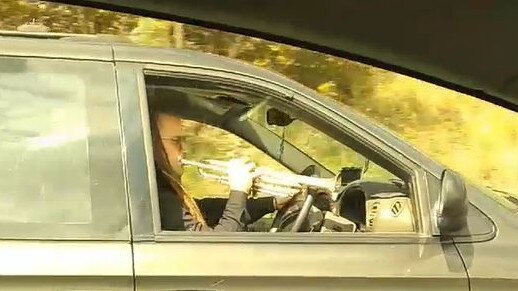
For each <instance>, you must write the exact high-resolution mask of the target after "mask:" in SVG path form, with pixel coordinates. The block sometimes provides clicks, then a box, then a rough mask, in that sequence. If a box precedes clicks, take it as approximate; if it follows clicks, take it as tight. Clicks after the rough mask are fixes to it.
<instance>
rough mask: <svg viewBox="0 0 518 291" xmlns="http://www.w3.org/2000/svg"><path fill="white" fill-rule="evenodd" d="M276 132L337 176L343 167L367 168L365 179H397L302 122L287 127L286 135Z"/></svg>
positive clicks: (279, 131) (277, 130)
mask: <svg viewBox="0 0 518 291" xmlns="http://www.w3.org/2000/svg"><path fill="white" fill-rule="evenodd" d="M275 131H276V132H277V133H280V136H282V135H283V134H284V138H285V140H287V141H288V142H289V143H291V144H293V145H294V146H295V147H297V148H299V149H300V150H301V151H303V152H304V153H306V154H307V155H308V156H310V157H311V158H313V159H314V160H316V161H317V162H319V163H320V164H321V165H323V166H324V167H326V168H327V169H328V170H330V171H332V172H333V173H335V174H337V173H338V172H339V171H340V170H341V169H342V168H343V167H359V168H364V167H366V168H365V169H367V171H366V172H365V174H364V177H365V178H373V179H384V180H386V179H395V178H397V177H396V176H394V175H393V174H391V173H390V172H388V171H387V170H385V169H383V168H381V167H380V166H378V165H376V164H374V163H372V162H370V161H368V160H367V159H365V157H363V156H362V155H360V154H359V153H357V152H355V151H354V150H352V149H350V148H349V147H347V146H345V145H343V144H342V143H340V142H338V141H336V140H335V139H333V138H331V137H329V136H328V135H326V134H325V133H323V132H321V131H319V130H317V129H315V128H314V127H312V126H310V125H308V124H306V123H304V122H302V121H300V120H295V121H293V122H292V123H291V124H290V125H288V126H286V127H285V128H284V133H283V130H282V129H276V130H275ZM366 163H368V164H366Z"/></svg>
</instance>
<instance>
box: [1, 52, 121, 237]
mask: <svg viewBox="0 0 518 291" xmlns="http://www.w3.org/2000/svg"><path fill="white" fill-rule="evenodd" d="M115 93H116V90H115V82H114V71H113V66H112V64H108V63H96V62H79V61H65V60H42V59H18V58H0V164H1V167H0V236H1V237H4V238H5V237H15V238H47V237H50V238H121V237H125V236H126V235H127V230H126V226H127V219H126V204H125V196H124V195H125V194H124V183H123V175H122V159H121V150H120V141H119V140H120V139H119V125H118V124H119V123H118V115H117V112H118V111H117V100H116V95H115Z"/></svg>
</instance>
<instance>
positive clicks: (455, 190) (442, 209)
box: [435, 170, 469, 235]
mask: <svg viewBox="0 0 518 291" xmlns="http://www.w3.org/2000/svg"><path fill="white" fill-rule="evenodd" d="M441 182H442V185H441V191H440V193H439V199H438V200H437V204H436V213H435V216H436V224H437V227H438V229H439V231H440V234H441V235H448V234H453V233H454V232H457V231H459V230H462V229H464V228H465V227H466V226H467V220H468V207H469V202H468V197H467V190H466V184H465V183H464V179H463V178H462V177H461V176H460V175H458V174H457V173H455V172H453V171H451V170H445V171H444V172H443V175H442V179H441Z"/></svg>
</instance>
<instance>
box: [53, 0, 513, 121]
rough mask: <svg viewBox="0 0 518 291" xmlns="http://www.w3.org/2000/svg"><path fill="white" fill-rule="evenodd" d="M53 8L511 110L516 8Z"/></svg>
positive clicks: (176, 3) (187, 3)
mask: <svg viewBox="0 0 518 291" xmlns="http://www.w3.org/2000/svg"><path fill="white" fill-rule="evenodd" d="M53 1H54V2H63V3H68V4H77V5H83V6H84V5H87V6H91V7H97V8H101V9H109V10H113V11H119V12H125V13H131V14H139V15H143V16H147V17H156V18H161V19H168V20H176V21H180V22H184V23H191V24H196V25H201V26H205V27H210V28H216V29H221V30H224V31H230V32H236V33H241V34H245V35H249V36H254V37H260V38H265V39H269V40H273V41H278V42H282V43H287V44H292V45H295V46H300V47H304V48H308V49H312V50H316V51H321V52H325V53H329V54H333V55H337V56H341V57H346V58H349V59H352V60H358V61H360V62H363V63H366V64H370V65H373V66H376V67H381V68H384V69H387V70H390V71H394V72H398V73H402V74H405V75H409V76H412V77H415V78H418V79H422V80H425V81H428V82H431V83H435V84H437V85H440V86H443V87H447V88H451V89H453V90H456V91H459V92H463V93H466V94H469V95H472V96H475V97H478V98H481V99H484V100H488V101H491V102H493V103H496V104H500V105H502V106H505V107H507V108H510V109H512V110H515V111H517V110H518V77H517V76H518V70H517V68H518V54H517V53H516V52H517V51H518V37H517V34H516V27H518V17H516V13H515V12H516V11H518V1H509V0H492V1H482V0H481V1H415V0H397V1H395V2H394V1H386V0H370V1H343V0H322V1H317V2H314V1H289V0H287V1H282V2H267V3H262V4H261V5H257V3H255V1H241V0H228V1H225V3H224V4H222V3H220V1H208V0H207V1H201V2H200V1H191V0H170V1H154V0H139V1H126V0H95V1H94V0H92V1H90V0H53Z"/></svg>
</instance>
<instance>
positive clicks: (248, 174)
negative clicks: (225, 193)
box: [227, 159, 255, 193]
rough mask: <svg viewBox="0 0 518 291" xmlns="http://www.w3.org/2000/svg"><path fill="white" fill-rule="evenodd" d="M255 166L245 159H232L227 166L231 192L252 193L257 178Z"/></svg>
mask: <svg viewBox="0 0 518 291" xmlns="http://www.w3.org/2000/svg"><path fill="white" fill-rule="evenodd" d="M254 169H255V164H254V163H251V162H246V160H243V159H232V160H230V161H229V162H228V165H227V177H228V185H229V187H230V190H231V191H241V192H245V193H250V188H252V184H253V180H254V178H255V176H254V174H253V170H254Z"/></svg>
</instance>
